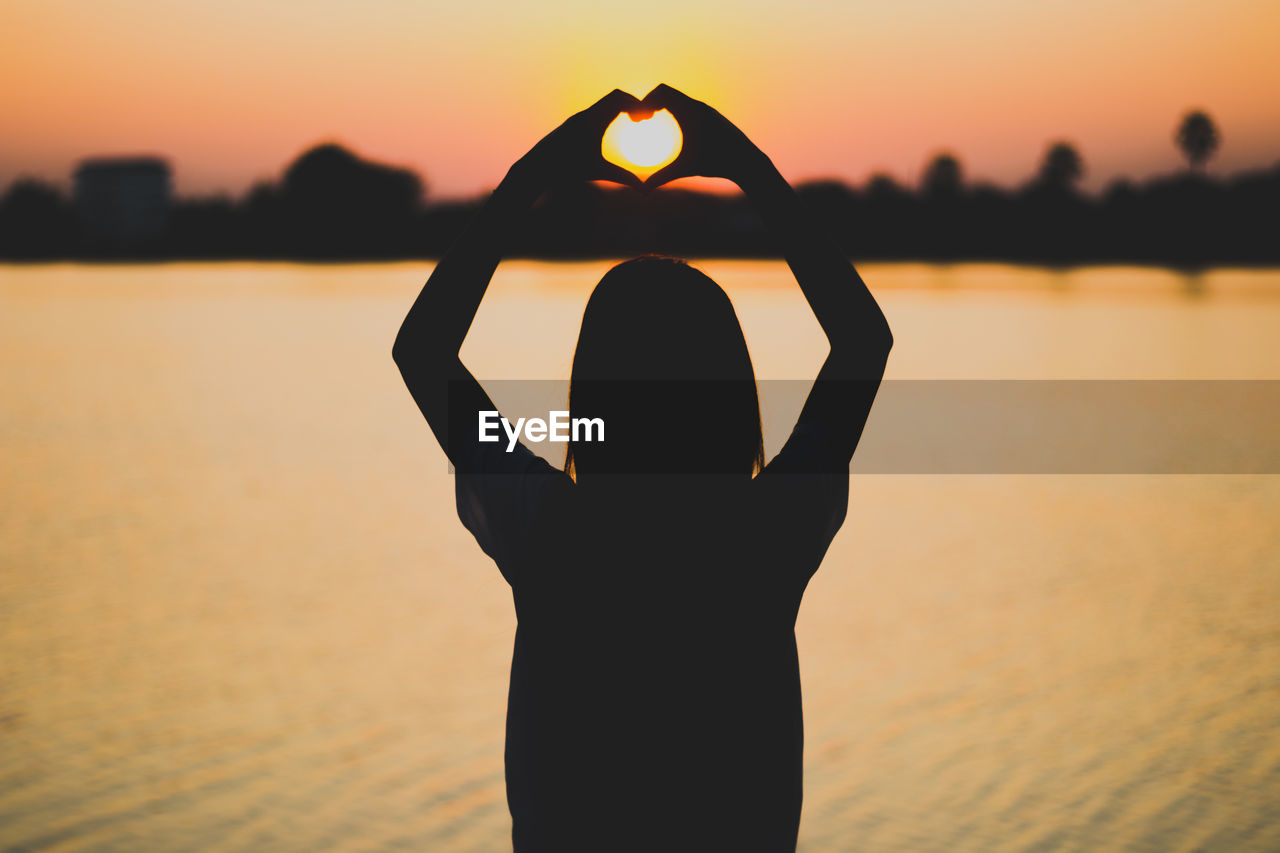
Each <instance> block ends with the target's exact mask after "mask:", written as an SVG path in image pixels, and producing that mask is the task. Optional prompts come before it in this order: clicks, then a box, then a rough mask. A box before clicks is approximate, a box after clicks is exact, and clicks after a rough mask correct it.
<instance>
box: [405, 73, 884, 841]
mask: <svg viewBox="0 0 1280 853" xmlns="http://www.w3.org/2000/svg"><path fill="white" fill-rule="evenodd" d="M662 108H666V109H669V110H670V111H671V112H672V114H673V115H675V117H676V119H677V120H678V121H679V123H680V126H681V128H682V130H683V132H684V148H683V150H682V152H681V154H680V156H679V157H678V158H677V160H676V161H675V162H674V163H673V164H671V165H670V166H668V167H666V168H664V169H662V170H661V171H660V172H658V173H657V174H655V175H653V176H652V177H651V178H650V179H649V180H648V182H647V184H646V185H645V186H644V188H645V189H648V188H652V187H655V186H658V185H661V184H663V183H665V182H667V181H670V180H674V179H675V178H679V177H682V176H686V175H705V176H712V177H722V178H727V179H729V180H731V181H733V182H735V183H736V184H737V185H738V186H739V187H741V188H742V190H743V191H744V192H745V193H746V195H747V197H748V198H749V199H750V201H751V202H752V203H753V204H754V206H755V207H756V208H757V210H758V211H759V213H760V215H761V217H762V218H763V220H764V221H765V223H766V225H767V226H768V227H769V228H770V229H771V230H772V231H773V233H774V234H775V235H776V237H777V239H778V240H779V241H780V243H781V245H782V247H783V250H784V252H785V256H786V260H787V263H788V264H789V265H790V267H791V270H792V272H793V273H794V274H795V277H796V280H797V281H798V282H799V284H800V287H801V290H802V291H803V292H804V296H805V298H806V299H807V300H808V303H809V305H810V307H811V308H812V309H813V311H814V313H815V314H816V316H817V319H818V322H819V323H820V324H821V326H822V329H823V331H824V332H825V334H826V336H827V340H828V341H829V343H830V347H831V349H830V353H829V355H828V356H827V359H826V361H825V362H824V364H823V366H822V369H821V371H820V372H819V374H818V377H817V379H816V380H815V382H814V384H813V388H812V390H811V392H810V393H809V397H808V399H807V400H806V402H805V405H804V409H803V411H802V412H801V415H800V418H799V421H798V422H797V424H796V425H795V428H794V430H793V431H792V433H791V436H790V438H789V439H788V440H787V442H786V444H785V446H784V447H783V448H782V450H781V451H780V452H779V453H778V455H777V456H776V457H774V458H773V460H771V461H770V462H769V463H768V464H767V465H766V464H764V456H763V447H762V443H761V427H760V409H759V403H758V400H757V396H756V387H755V379H754V373H753V371H752V367H751V360H750V357H749V356H748V354H747V347H746V342H745V340H744V339H743V335H742V330H741V328H740V326H739V324H738V320H737V317H736V315H735V314H734V310H733V306H732V304H731V303H730V301H729V299H728V297H727V296H726V295H725V293H724V292H723V291H722V290H721V289H720V288H719V286H717V285H716V284H715V282H713V281H712V280H711V279H710V278H708V277H707V276H705V275H703V274H702V273H700V272H698V271H697V270H695V269H693V268H692V267H689V266H687V265H685V264H683V263H682V262H679V261H674V260H670V259H659V258H641V259H637V260H632V261H628V262H626V263H622V264H619V265H618V266H616V267H614V268H613V269H612V270H610V271H609V272H608V273H607V274H606V275H605V276H604V278H602V279H601V281H600V283H599V284H598V285H597V286H596V289H595V291H594V292H593V293H592V295H591V299H590V301H589V303H588V305H587V308H586V311H585V313H584V315H583V320H582V329H581V332H580V334H579V339H578V347H577V351H576V353H575V355H574V361H573V370H572V379H571V386H570V395H569V409H570V414H571V417H580V416H582V417H600V418H601V419H602V420H603V421H604V423H605V439H606V440H605V441H604V442H602V443H601V442H594V443H593V442H586V441H577V442H571V443H570V444H569V452H568V459H567V461H566V464H565V469H564V470H558V469H555V468H553V467H552V466H551V465H549V464H547V463H546V462H545V461H543V460H542V459H541V458H540V457H538V456H536V455H534V454H533V453H532V452H530V451H529V450H528V449H527V448H525V447H524V446H523V445H517V446H516V447H515V448H514V450H513V451H512V452H507V450H506V447H507V443H506V441H500V442H496V443H484V442H480V441H479V440H478V439H479V430H478V428H477V426H478V417H479V416H478V413H479V412H481V411H492V410H494V409H495V406H494V405H493V403H492V402H491V401H490V400H489V398H488V396H487V394H486V393H485V391H484V390H483V389H482V388H481V387H480V385H479V384H478V383H477V382H476V381H475V379H474V378H473V377H472V376H471V374H470V372H469V371H468V370H467V368H466V367H465V366H464V365H463V364H462V361H461V360H460V358H459V355H458V353H459V350H460V348H461V346H462V342H463V339H464V338H465V337H466V334H467V330H468V328H469V327H470V325H471V322H472V319H473V318H474V316H475V313H476V309H477V308H478V307H479V305H480V301H481V299H482V298H483V297H484V293H485V289H486V288H487V287H488V285H489V280H490V277H491V276H492V274H493V272H494V269H495V268H496V266H497V264H498V261H499V256H500V252H501V248H502V245H503V240H504V238H505V236H506V235H507V234H508V233H509V232H510V231H511V229H512V228H513V227H514V226H515V225H516V224H517V221H518V217H519V216H520V214H521V213H522V212H524V211H525V210H526V209H528V208H529V207H530V205H531V204H532V203H533V202H534V201H535V200H536V199H537V198H538V196H539V195H540V194H541V193H542V192H543V190H544V189H546V188H547V187H548V186H550V185H552V184H554V183H561V182H564V181H569V180H589V179H605V180H613V181H617V182H619V183H625V184H629V185H632V186H638V185H639V184H640V182H639V181H638V179H636V178H635V177H634V176H632V175H631V174H630V173H628V172H626V171H625V170H623V169H621V168H619V167H617V166H613V165H611V164H609V163H606V162H605V161H604V160H603V159H602V157H601V154H600V140H601V136H602V134H603V132H604V129H605V127H606V126H607V125H608V124H609V123H610V121H612V120H613V118H614V117H616V116H617V115H618V114H619V113H620V112H624V111H626V112H629V113H632V114H633V115H643V114H645V113H648V112H651V111H653V110H655V109H662ZM891 344H892V338H891V336H890V333H889V328H888V325H887V324H886V322H885V319H884V315H883V314H881V312H880V309H879V307H878V306H877V305H876V302H875V300H874V299H873V298H872V296H871V294H870V292H869V291H868V290H867V288H866V286H865V285H864V284H863V283H862V280H861V279H860V278H859V276H858V274H857V272H856V271H855V270H854V269H853V267H852V266H851V265H850V263H849V262H848V260H847V259H846V258H845V257H844V256H843V255H842V254H841V253H840V252H839V251H837V250H836V248H835V247H834V245H832V244H831V243H830V242H828V241H827V240H826V239H824V238H823V237H822V236H820V232H819V231H818V230H817V229H815V228H814V227H813V226H812V224H811V223H810V222H809V221H808V220H807V218H806V216H805V214H804V212H803V210H802V208H801V205H800V203H799V201H798V199H797V197H796V195H795V193H794V192H793V191H792V189H791V187H790V186H789V185H788V184H787V182H786V181H785V180H784V179H783V178H782V176H781V175H779V173H778V172H777V170H776V169H775V168H774V167H773V164H772V163H771V162H770V161H769V159H768V158H767V157H766V156H765V155H764V154H763V153H761V152H760V150H759V149H757V148H756V147H755V146H754V145H753V144H752V143H751V142H750V140H748V139H747V137H746V136H745V135H743V133H742V132H741V131H739V130H738V129H737V128H736V127H735V126H734V125H733V124H731V123H730V122H729V121H727V120H726V119H725V118H724V117H723V116H721V115H720V114H719V113H717V112H716V111H715V110H713V109H712V108H711V107H709V106H707V105H706V104H704V103H701V102H699V101H696V100H693V99H691V98H689V97H687V96H685V95H683V94H682V93H680V92H678V91H676V90H674V89H672V88H670V87H667V86H659V87H658V88H657V89H655V90H654V91H653V92H651V93H650V94H649V95H648V96H647V97H646V98H645V99H644V101H638V100H636V99H635V98H634V97H632V96H631V95H628V94H626V93H624V92H620V91H614V92H612V93H611V94H609V95H607V96H606V97H604V98H603V99H601V100H600V101H599V102H598V103H596V104H595V105H594V106H592V107H590V108H588V109H587V110H584V111H583V112H581V113H578V114H576V115H574V116H572V117H571V118H570V119H569V120H568V121H566V122H565V123H564V124H563V125H561V126H560V127H559V128H557V129H556V130H555V131H553V132H552V133H551V134H550V135H548V136H547V137H546V138H545V139H543V140H542V141H541V142H539V143H538V144H537V145H536V146H535V147H534V148H533V149H532V150H531V151H530V152H529V153H528V154H527V155H525V156H524V157H523V158H521V159H520V160H519V161H518V162H517V163H516V164H515V165H514V166H512V167H511V169H510V171H509V172H508V173H507V176H506V177H505V178H504V179H503V181H502V183H501V184H500V185H499V186H498V188H497V189H496V190H495V191H494V193H493V196H492V197H491V198H490V199H489V201H488V202H487V204H486V205H485V206H484V208H483V210H482V212H481V213H480V214H479V216H478V218H477V220H476V221H475V222H474V223H473V225H472V226H471V227H470V228H469V230H468V231H467V232H466V234H465V235H464V236H463V237H462V238H461V240H460V241H459V243H458V244H457V245H456V246H455V247H454V248H453V249H452V250H451V251H450V252H449V254H448V255H447V256H446V257H444V258H443V259H442V260H441V261H440V263H439V264H438V265H437V266H436V268H435V270H434V272H432V274H431V277H430V279H429V280H428V281H427V284H426V286H425V287H424V288H423V290H422V293H421V294H420V295H419V297H418V299H417V301H416V302H415V303H414V304H413V307H412V309H410V311H409V314H408V316H407V317H406V318H405V321H404V325H403V327H402V328H401V330H400V334H399V336H398V337H397V339H396V342H395V347H394V351H393V355H394V357H395V360H396V363H397V364H398V365H399V367H400V370H401V373H402V375H403V376H404V379H405V382H406V383H407V384H408V386H409V390H410V391H411V393H412V394H413V397H414V400H415V401H416V402H417V404H418V406H419V407H420V408H421V410H422V413H423V414H424V415H425V416H426V419H427V422H428V423H429V424H430V426H431V429H432V431H433V432H434V433H435V435H436V438H437V439H438V440H439V441H440V443H441V445H442V446H443V447H444V449H445V452H446V453H447V454H448V456H449V459H450V460H451V461H452V462H453V464H454V466H455V469H456V472H457V476H456V491H457V503H458V514H459V516H460V517H461V519H462V522H463V524H465V525H466V527H467V528H468V529H469V530H470V531H471V532H472V533H473V534H474V535H475V537H476V540H477V541H478V542H479V544H480V546H481V547H482V548H483V549H484V551H485V552H486V553H487V554H489V556H491V557H492V558H493V559H494V560H495V562H496V563H497V565H498V568H499V569H500V570H501V572H502V574H503V576H504V577H505V578H506V580H507V581H508V583H510V585H511V588H512V593H513V596H514V599H515V607H516V615H517V619H518V624H517V628H516V638H515V653H514V656H513V659H512V662H511V687H510V694H509V699H508V708H507V745H506V778H507V800H508V804H509V806H510V809H511V815H512V818H513V830H512V838H513V841H514V844H515V848H516V849H517V850H519V851H528V850H540V851H541V850H546V851H587V850H589V851H613V850H645V851H675V850H697V851H719V850H724V851H754V850H760V851H779V850H794V849H795V845H796V835H797V830H798V827H799V821H800V801H801V782H802V754H803V728H802V722H801V701H800V674H799V665H798V661H797V655H796V644H795V634H794V625H795V618H796V613H797V610H798V608H799V605H800V598H801V595H802V594H803V592H804V589H805V585H806V584H807V583H808V581H809V578H810V577H811V576H812V575H813V573H814V571H815V570H816V569H817V567H818V564H819V563H820V562H821V560H822V557H823V555H824V554H825V553H826V550H827V547H828V545H829V544H830V542H831V539H832V537H833V536H834V535H835V533H836V531H837V529H838V528H839V526H840V524H841V522H842V521H843V520H844V516H845V510H846V506H847V501H848V488H849V476H848V470H849V468H848V466H849V461H850V459H851V457H852V455H853V451H854V447H855V446H856V445H857V443H858V438H859V436H860V435H861V433H862V428H863V424H864V423H865V421H866V418H867V413H868V411H869V410H870V407H871V403H872V400H873V398H874V397H875V393H876V389H877V388H878V385H879V382H880V378H881V376H882V375H883V373H884V366H885V361H886V359H887V357H888V353H889V348H890V346H891Z"/></svg>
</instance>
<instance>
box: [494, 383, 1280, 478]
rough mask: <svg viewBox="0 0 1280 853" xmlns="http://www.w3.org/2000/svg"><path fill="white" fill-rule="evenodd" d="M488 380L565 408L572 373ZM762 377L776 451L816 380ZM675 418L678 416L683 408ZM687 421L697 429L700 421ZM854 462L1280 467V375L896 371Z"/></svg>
mask: <svg viewBox="0 0 1280 853" xmlns="http://www.w3.org/2000/svg"><path fill="white" fill-rule="evenodd" d="M482 384H483V385H484V387H485V389H486V390H487V391H488V392H489V394H490V396H491V397H492V398H493V401H494V403H495V405H496V406H497V407H498V409H499V410H501V412H502V415H503V416H504V417H507V418H509V419H512V420H513V421H514V420H515V419H516V418H519V417H525V418H535V417H536V418H546V417H547V416H548V413H549V412H552V411H556V410H565V409H567V408H568V407H567V404H566V400H567V399H568V383H567V382H563V381H543V380H483V382H482ZM757 385H758V388H759V396H760V404H761V414H762V419H763V425H764V438H765V450H766V456H767V457H769V456H772V455H773V454H774V453H776V452H777V451H778V449H779V448H780V447H781V446H782V443H783V442H784V441H785V440H786V438H787V436H788V435H789V433H790V431H791V428H792V427H793V426H794V425H795V422H796V418H797V417H798V415H799V413H800V410H801V408H802V407H803V405H804V402H805V399H806V397H807V396H808V394H809V390H810V388H811V387H812V380H804V381H800V380H761V381H760V382H758V383H757ZM672 417H673V418H675V419H676V420H675V423H677V424H678V423H679V420H678V419H679V413H678V412H677V413H673V414H672ZM850 428H852V425H851V426H850ZM689 429H690V436H691V440H694V438H693V436H694V435H695V425H692V424H691V425H689ZM606 440H607V434H606ZM526 446H528V447H529V448H530V449H531V450H533V451H534V452H536V453H539V454H540V455H542V456H544V457H545V458H546V459H547V460H548V461H549V462H551V463H552V464H554V465H559V464H561V462H562V461H563V458H564V445H563V444H554V443H537V444H534V443H527V442H526ZM851 469H852V472H853V473H855V474H1280V380H1203V381H1201V380H889V381H885V382H883V383H881V385H880V389H879V392H878V393H877V395H876V400H875V404H874V406H873V407H872V410H871V415H870V418H869V420H868V422H867V425H866V429H865V431H864V433H863V435H862V440H861V442H860V443H859V445H858V449H857V452H856V453H855V454H854V457H853V462H852V466H851Z"/></svg>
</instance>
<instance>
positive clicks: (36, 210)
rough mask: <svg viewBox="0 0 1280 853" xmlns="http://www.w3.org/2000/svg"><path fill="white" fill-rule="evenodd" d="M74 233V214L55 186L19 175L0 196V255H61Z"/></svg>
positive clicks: (16, 256)
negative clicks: (0, 196) (20, 177)
mask: <svg viewBox="0 0 1280 853" xmlns="http://www.w3.org/2000/svg"><path fill="white" fill-rule="evenodd" d="M76 236H77V229H76V221H75V215H74V214H73V213H72V211H71V207H70V205H69V204H68V202H67V200H66V199H65V198H63V196H62V193H60V192H58V190H57V189H56V188H55V187H53V186H51V185H49V184H46V183H44V182H43V181H37V180H34V179H31V178H22V179H19V180H17V181H14V183H13V184H12V185H11V186H10V187H9V190H8V191H7V192H6V193H5V194H4V196H3V197H2V198H0V257H6V258H16V259H26V260H35V259H39V258H52V257H62V256H65V255H66V253H67V252H68V251H70V250H71V248H72V247H73V246H74V244H75V239H76Z"/></svg>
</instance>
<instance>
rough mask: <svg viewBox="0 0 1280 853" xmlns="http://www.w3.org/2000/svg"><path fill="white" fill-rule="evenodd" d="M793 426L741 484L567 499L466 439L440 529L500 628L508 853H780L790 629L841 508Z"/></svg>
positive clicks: (786, 797) (792, 678)
mask: <svg viewBox="0 0 1280 853" xmlns="http://www.w3.org/2000/svg"><path fill="white" fill-rule="evenodd" d="M828 435H829V430H828V429H827V427H826V425H824V424H821V423H817V422H812V421H811V422H808V423H806V422H805V421H803V420H802V421H801V422H800V423H799V424H797V426H796V428H795V430H794V431H793V433H792V435H791V438H790V439H789V440H788V442H787V444H786V446H785V447H784V448H783V449H782V451H781V452H780V453H779V454H778V455H777V457H775V458H774V459H773V461H772V462H770V464H769V465H768V466H766V468H765V470H764V471H763V472H761V473H760V474H759V475H758V476H756V477H755V478H754V479H748V478H746V477H741V478H730V477H725V476H691V475H680V476H662V477H642V476H629V477H619V478H617V479H616V480H615V481H606V482H592V481H590V480H586V481H585V482H583V483H581V484H575V483H574V482H573V481H572V480H571V479H570V477H569V476H568V475H567V474H565V473H564V472H562V471H559V470H557V469H554V468H552V467H551V466H550V465H548V464H547V463H546V462H545V461H544V460H542V459H541V458H540V457H538V456H536V455H534V454H533V453H531V452H530V451H529V450H527V449H526V448H525V447H524V446H523V445H517V447H516V448H515V450H514V451H512V452H510V453H507V452H506V451H505V449H504V448H505V443H496V444H480V443H478V442H477V443H475V444H473V445H471V446H470V447H469V448H468V449H469V451H470V452H471V454H472V457H473V462H474V465H473V466H471V467H470V468H469V469H468V470H467V472H466V473H462V472H461V471H460V472H459V473H458V474H457V478H456V480H457V483H456V489H457V501H458V514H459V516H460V517H461V519H462V522H463V524H464V525H466V527H467V529H469V530H470V531H471V532H472V533H473V534H474V535H475V537H476V540H477V541H478V542H479V544H480V546H481V547H482V548H483V549H484V551H485V552H486V553H487V554H489V556H491V557H492V558H493V559H494V560H495V561H496V563H497V564H498V568H499V570H500V571H501V572H502V574H503V576H504V577H505V578H506V579H507V581H508V583H510V585H511V588H512V592H513V595H514V598H515V607H516V616H517V619H518V625H517V629H516V638H515V653H514V656H513V658H512V662H511V687H510V694H509V698H508V708H507V741H506V778H507V800H508V804H509V806H510V809H511V815H512V818H513V833H512V835H513V841H514V844H515V849H516V850H517V851H543V850H547V851H577V850H591V851H612V850H653V851H676V850H699V851H706V850H735V851H755V850H759V851H781V850H788V851H790V850H794V849H795V845H796V833H797V829H798V827H799V821H800V802H801V785H802V766H803V723H802V718H801V700H800V673H799V665H798V661H797V656H796V644H795V634H794V624H795V618H796V613H797V610H798V608H799V606H800V598H801V595H802V594H803V592H804V589H805V585H806V584H807V583H808V581H809V578H810V577H811V576H812V575H813V573H814V572H815V571H816V569H817V567H818V564H819V563H820V562H821V560H822V557H823V555H824V554H825V553H826V550H827V547H828V545H829V544H830V543H831V539H832V537H833V536H834V535H835V533H836V531H837V530H838V529H839V526H840V524H841V522H842V521H843V520H844V515H845V510H846V506H847V502H848V487H849V475H848V456H846V455H844V454H843V453H842V452H841V450H840V449H839V447H838V444H839V443H838V442H832V441H829V440H828V439H827V436H828Z"/></svg>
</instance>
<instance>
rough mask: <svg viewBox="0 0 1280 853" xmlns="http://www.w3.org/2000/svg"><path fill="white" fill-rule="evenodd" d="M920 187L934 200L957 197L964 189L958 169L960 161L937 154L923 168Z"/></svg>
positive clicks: (953, 157)
mask: <svg viewBox="0 0 1280 853" xmlns="http://www.w3.org/2000/svg"><path fill="white" fill-rule="evenodd" d="M920 185H921V188H922V189H923V190H924V192H925V195H928V196H933V197H935V198H947V197H954V196H957V195H959V194H960V191H961V189H963V187H964V172H963V170H962V169H961V168H960V161H959V160H957V159H956V158H955V156H954V155H952V154H948V153H942V154H939V155H938V156H936V157H934V158H933V160H932V161H930V163H929V165H928V166H926V167H925V170H924V177H923V178H922V179H921V181H920Z"/></svg>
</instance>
